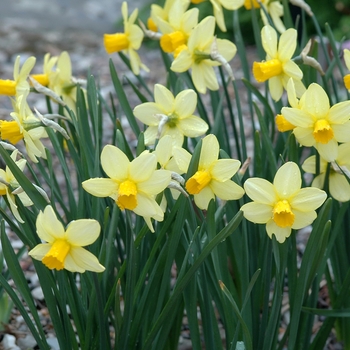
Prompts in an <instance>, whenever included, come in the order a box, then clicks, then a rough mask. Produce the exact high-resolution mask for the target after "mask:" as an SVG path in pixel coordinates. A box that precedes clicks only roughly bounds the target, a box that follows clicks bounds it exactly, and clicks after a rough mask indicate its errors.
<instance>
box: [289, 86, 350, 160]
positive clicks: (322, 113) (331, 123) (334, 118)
mask: <svg viewBox="0 0 350 350" xmlns="http://www.w3.org/2000/svg"><path fill="white" fill-rule="evenodd" d="M282 115H283V116H284V117H285V118H286V119H287V120H288V122H290V123H291V124H293V125H295V128H294V129H293V133H294V135H295V138H296V139H297V141H298V142H299V143H300V144H301V145H303V146H307V147H312V146H314V147H315V148H316V149H317V151H318V152H319V153H320V155H321V157H323V158H324V159H325V160H327V161H328V162H332V161H334V160H335V159H336V158H337V153H338V142H347V141H348V140H349V134H350V121H349V118H350V101H344V102H340V103H337V104H335V105H334V106H332V107H330V105H329V99H328V96H327V94H326V92H325V91H324V90H323V88H322V87H321V86H320V85H318V84H315V83H313V84H311V85H310V86H309V87H308V89H307V90H306V92H305V93H304V94H303V96H302V97H301V99H300V102H299V108H292V107H284V108H282Z"/></svg>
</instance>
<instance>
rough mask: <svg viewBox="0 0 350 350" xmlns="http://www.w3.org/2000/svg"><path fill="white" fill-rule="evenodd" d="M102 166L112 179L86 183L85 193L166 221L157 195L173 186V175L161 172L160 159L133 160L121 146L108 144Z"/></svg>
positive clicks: (148, 156)
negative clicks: (157, 200)
mask: <svg viewBox="0 0 350 350" xmlns="http://www.w3.org/2000/svg"><path fill="white" fill-rule="evenodd" d="M101 165H102V168H103V170H104V171H105V173H106V174H107V176H108V177H109V178H94V179H89V180H86V181H84V182H83V183H82V185H83V188H84V189H85V191H87V192H89V193H90V194H92V195H93V196H96V197H111V198H112V199H114V200H115V202H116V204H117V205H118V207H119V208H120V209H122V210H124V209H128V210H132V211H133V212H135V213H136V214H137V215H140V216H143V217H144V218H145V220H146V223H147V225H148V226H149V227H150V229H151V230H152V231H153V228H152V227H151V225H150V218H153V219H155V220H157V221H162V220H163V216H164V213H163V211H162V210H161V208H160V206H159V205H158V203H157V202H156V201H155V196H156V195H157V194H159V193H160V192H162V191H163V190H164V189H165V188H166V187H167V186H168V185H169V183H170V180H171V172H170V171H168V170H163V169H159V170H157V169H156V167H157V157H156V156H155V155H154V154H151V153H148V152H143V153H142V154H140V155H139V156H138V157H137V158H135V159H134V160H133V161H131V162H130V161H129V159H128V158H127V156H126V155H125V154H124V153H123V152H122V151H121V150H120V149H119V148H117V147H115V146H112V145H107V146H105V147H104V148H103V150H102V153H101Z"/></svg>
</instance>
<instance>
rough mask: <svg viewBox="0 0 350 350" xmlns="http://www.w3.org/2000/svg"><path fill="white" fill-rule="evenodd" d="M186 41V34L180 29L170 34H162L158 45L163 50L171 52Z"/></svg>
mask: <svg viewBox="0 0 350 350" xmlns="http://www.w3.org/2000/svg"><path fill="white" fill-rule="evenodd" d="M185 43H186V36H185V34H184V33H183V32H181V31H176V32H173V33H170V34H164V35H162V37H161V38H160V47H161V48H162V50H163V51H164V52H167V53H171V52H173V51H175V50H176V49H177V48H178V47H179V46H181V45H184V44H185Z"/></svg>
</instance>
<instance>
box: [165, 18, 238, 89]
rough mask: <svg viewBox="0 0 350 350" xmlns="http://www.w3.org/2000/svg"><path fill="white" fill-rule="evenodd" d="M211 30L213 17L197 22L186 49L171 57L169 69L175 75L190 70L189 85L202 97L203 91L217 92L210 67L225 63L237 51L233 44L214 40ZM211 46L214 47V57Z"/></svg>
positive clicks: (216, 84)
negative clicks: (191, 84)
mask: <svg viewBox="0 0 350 350" xmlns="http://www.w3.org/2000/svg"><path fill="white" fill-rule="evenodd" d="M214 30H215V18H214V17H213V16H208V17H206V18H204V19H203V20H202V21H201V22H200V23H198V24H197V25H196V26H195V27H194V28H193V30H192V32H191V34H190V36H189V38H188V41H187V46H185V47H182V48H181V47H180V49H181V50H180V51H181V52H180V53H179V54H178V55H175V56H176V58H175V59H174V61H173V63H172V64H171V67H170V68H171V70H172V71H174V72H179V73H181V72H186V71H187V70H189V69H191V76H192V80H193V84H194V86H195V87H196V89H197V90H198V91H199V92H200V93H202V94H205V92H206V90H207V88H208V89H210V90H218V89H219V84H218V81H217V78H216V74H215V71H214V67H215V66H220V65H222V64H223V63H224V64H225V63H227V62H229V61H230V60H231V59H232V58H233V57H234V55H235V54H236V51H237V49H236V46H235V44H233V43H232V42H231V41H229V40H226V39H216V38H215V37H214ZM213 47H215V50H214V51H215V55H214V52H213ZM218 57H220V58H221V59H218Z"/></svg>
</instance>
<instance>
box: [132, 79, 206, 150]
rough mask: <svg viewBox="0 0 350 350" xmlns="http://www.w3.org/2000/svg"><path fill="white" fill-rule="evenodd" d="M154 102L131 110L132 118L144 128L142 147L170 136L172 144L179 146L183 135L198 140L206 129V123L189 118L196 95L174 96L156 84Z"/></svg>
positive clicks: (190, 92) (195, 103) (196, 118)
mask: <svg viewBox="0 0 350 350" xmlns="http://www.w3.org/2000/svg"><path fill="white" fill-rule="evenodd" d="M154 100H155V102H146V103H142V104H141V105H138V106H136V107H135V109H134V115H135V117H136V118H138V119H139V120H140V121H141V122H142V123H144V124H146V125H148V128H147V129H146V131H145V144H146V145H152V144H154V143H155V140H156V139H159V138H161V137H162V136H164V135H170V136H171V137H172V139H173V142H174V143H176V144H177V145H178V146H182V144H183V141H184V136H187V137H198V136H202V135H203V134H205V132H206V131H207V130H208V124H207V123H206V122H205V121H204V120H202V119H201V118H199V117H197V116H195V115H193V113H194V111H195V109H196V106H197V94H196V93H195V92H194V91H193V90H191V89H188V90H183V91H181V92H180V93H179V94H177V95H176V96H175V97H174V95H173V94H172V93H171V91H169V90H168V89H167V88H166V87H164V86H163V85H160V84H156V85H155V86H154Z"/></svg>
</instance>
